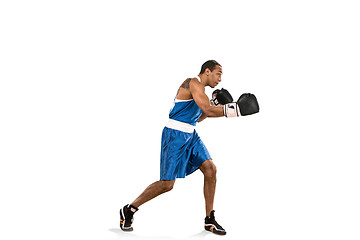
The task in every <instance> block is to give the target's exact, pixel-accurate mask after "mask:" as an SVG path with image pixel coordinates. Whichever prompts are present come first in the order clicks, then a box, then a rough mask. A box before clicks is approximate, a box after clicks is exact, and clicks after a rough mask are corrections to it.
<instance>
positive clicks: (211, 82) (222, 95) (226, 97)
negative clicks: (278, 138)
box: [120, 60, 259, 235]
mask: <svg viewBox="0 0 360 240" xmlns="http://www.w3.org/2000/svg"><path fill="white" fill-rule="evenodd" d="M222 74H223V72H222V67H221V65H220V64H219V63H218V62H216V61H214V60H209V61H207V62H205V63H204V64H203V65H202V67H201V71H200V74H199V75H198V77H195V78H188V79H186V80H185V81H184V82H183V83H182V84H181V86H180V88H179V90H178V92H177V94H176V97H175V100H174V106H173V107H172V109H171V110H170V114H169V118H170V119H169V122H168V123H167V124H166V126H165V127H164V130H163V133H162V140H161V164H160V181H157V182H154V183H153V184H151V185H150V186H148V187H147V188H146V189H145V190H144V192H143V193H142V194H140V196H139V197H138V198H136V199H135V200H134V201H133V202H132V203H131V204H128V205H125V206H124V207H123V208H122V209H120V228H121V229H122V230H124V231H132V230H133V228H132V227H131V224H132V221H133V215H134V213H135V212H136V211H137V210H138V207H140V206H141V205H142V204H144V203H146V202H147V201H149V200H151V199H153V198H155V197H157V196H159V195H160V194H162V193H165V192H168V191H170V190H171V189H172V188H173V186H174V183H175V180H176V178H184V177H185V176H187V175H189V174H191V173H193V172H194V171H196V170H197V169H200V171H201V172H202V173H203V174H204V197H205V208H206V218H205V230H207V231H211V232H213V233H216V234H220V235H225V234H226V231H225V230H224V228H222V227H221V226H220V225H219V224H218V223H217V221H216V220H215V215H214V212H215V211H214V209H213V204H214V195H215V188H216V166H215V164H214V163H213V160H212V158H211V156H210V154H209V152H208V150H207V149H206V147H205V145H204V143H203V142H202V141H201V139H200V137H199V136H198V134H197V132H196V131H195V125H196V123H197V122H201V121H203V120H204V119H205V118H207V117H222V116H226V117H236V116H240V115H249V114H253V113H256V112H258V111H259V107H258V104H257V101H256V98H255V96H254V95H252V94H247V95H244V94H243V95H242V96H241V97H240V98H239V100H238V102H237V103H234V102H232V101H233V99H232V97H231V95H230V93H229V92H227V91H226V90H225V89H221V90H215V91H214V93H213V99H212V100H211V101H210V100H209V98H208V97H207V95H206V94H205V87H207V86H209V87H211V88H214V87H216V85H218V84H219V83H220V82H221V76H222ZM240 100H241V101H240Z"/></svg>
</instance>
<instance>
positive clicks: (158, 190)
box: [131, 180, 175, 208]
mask: <svg viewBox="0 0 360 240" xmlns="http://www.w3.org/2000/svg"><path fill="white" fill-rule="evenodd" d="M174 184H175V180H170V181H167V180H165V181H157V182H154V183H153V184H151V185H150V186H148V187H147V188H146V189H145V190H144V192H143V193H142V194H140V196H139V197H137V198H136V199H135V201H133V202H132V203H131V205H133V206H134V207H137V208H138V207H140V206H141V205H143V204H144V203H146V202H147V201H149V200H151V199H153V198H155V197H157V196H159V195H160V194H163V193H165V192H168V191H170V190H171V189H173V187H174Z"/></svg>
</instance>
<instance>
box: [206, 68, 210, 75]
mask: <svg viewBox="0 0 360 240" xmlns="http://www.w3.org/2000/svg"><path fill="white" fill-rule="evenodd" d="M205 73H206V76H209V74H210V73H211V71H210V69H208V68H207V69H206V70H205Z"/></svg>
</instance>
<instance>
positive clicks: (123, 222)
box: [120, 204, 139, 232]
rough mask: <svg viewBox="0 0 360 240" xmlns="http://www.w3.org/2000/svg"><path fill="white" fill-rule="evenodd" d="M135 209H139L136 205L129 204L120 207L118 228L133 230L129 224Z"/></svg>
mask: <svg viewBox="0 0 360 240" xmlns="http://www.w3.org/2000/svg"><path fill="white" fill-rule="evenodd" d="M137 210H139V209H138V208H137V207H134V206H132V205H129V204H128V205H125V206H124V207H123V208H121V209H120V228H121V229H122V230H123V231H126V232H131V231H132V230H133V228H132V227H131V224H132V223H133V220H134V213H135V212H136V211H137Z"/></svg>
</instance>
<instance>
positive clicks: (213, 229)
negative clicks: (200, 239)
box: [205, 225, 226, 236]
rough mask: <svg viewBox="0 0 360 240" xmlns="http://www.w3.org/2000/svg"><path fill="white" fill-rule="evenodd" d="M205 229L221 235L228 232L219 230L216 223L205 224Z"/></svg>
mask: <svg viewBox="0 0 360 240" xmlns="http://www.w3.org/2000/svg"><path fill="white" fill-rule="evenodd" d="M205 230H206V231H209V232H212V233H214V234H217V235H221V236H224V235H226V232H225V231H219V230H217V229H216V228H215V226H214V225H208V226H205Z"/></svg>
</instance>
